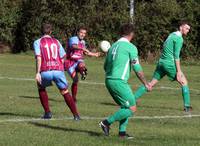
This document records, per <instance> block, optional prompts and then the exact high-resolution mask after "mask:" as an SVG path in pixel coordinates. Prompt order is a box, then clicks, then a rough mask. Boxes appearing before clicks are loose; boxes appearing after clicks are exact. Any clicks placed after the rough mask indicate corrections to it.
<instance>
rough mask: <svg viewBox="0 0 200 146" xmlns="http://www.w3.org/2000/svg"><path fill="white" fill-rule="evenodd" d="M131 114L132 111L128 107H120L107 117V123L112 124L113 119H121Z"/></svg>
mask: <svg viewBox="0 0 200 146" xmlns="http://www.w3.org/2000/svg"><path fill="white" fill-rule="evenodd" d="M132 115H133V112H132V111H131V110H130V109H128V108H121V109H119V110H118V111H117V112H115V113H114V115H112V116H110V117H108V119H107V120H108V123H110V124H112V123H114V122H115V121H121V120H122V119H126V118H128V117H130V116H132Z"/></svg>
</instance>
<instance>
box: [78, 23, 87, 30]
mask: <svg viewBox="0 0 200 146" xmlns="http://www.w3.org/2000/svg"><path fill="white" fill-rule="evenodd" d="M80 30H86V31H87V30H88V29H87V27H86V26H84V25H83V26H80V27H79V28H78V32H79V31H80Z"/></svg>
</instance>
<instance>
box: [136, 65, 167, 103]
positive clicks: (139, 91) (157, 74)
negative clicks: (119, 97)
mask: <svg viewBox="0 0 200 146" xmlns="http://www.w3.org/2000/svg"><path fill="white" fill-rule="evenodd" d="M164 76H165V71H164V69H163V67H162V64H160V63H158V64H157V66H156V70H155V71H154V74H153V78H152V80H151V82H150V85H151V86H152V87H154V86H155V85H156V84H157V83H158V81H159V80H161V79H162V78H163V77H164ZM147 91H148V90H147V89H146V87H145V86H144V85H141V86H140V87H139V88H138V89H137V90H136V92H135V93H134V95H135V98H136V101H138V99H139V98H140V97H141V96H142V95H144V94H145V93H146V92H147Z"/></svg>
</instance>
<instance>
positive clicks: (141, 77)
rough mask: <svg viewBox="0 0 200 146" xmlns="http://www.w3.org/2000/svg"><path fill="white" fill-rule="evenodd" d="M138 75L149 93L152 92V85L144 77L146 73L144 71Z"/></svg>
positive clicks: (137, 73)
mask: <svg viewBox="0 0 200 146" xmlns="http://www.w3.org/2000/svg"><path fill="white" fill-rule="evenodd" d="M136 75H137V77H138V79H139V80H140V81H141V82H142V83H143V84H144V86H145V87H146V88H147V90H148V91H151V90H152V87H151V86H150V84H149V83H148V82H147V80H146V78H145V76H144V72H143V71H139V72H136Z"/></svg>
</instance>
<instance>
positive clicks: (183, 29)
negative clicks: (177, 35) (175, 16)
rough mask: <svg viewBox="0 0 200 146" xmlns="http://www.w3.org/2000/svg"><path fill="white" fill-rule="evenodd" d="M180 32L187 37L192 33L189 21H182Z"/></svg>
mask: <svg viewBox="0 0 200 146" xmlns="http://www.w3.org/2000/svg"><path fill="white" fill-rule="evenodd" d="M179 31H180V32H181V33H182V35H187V34H188V32H189V31H190V25H189V23H188V22H187V21H180V22H179Z"/></svg>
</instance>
